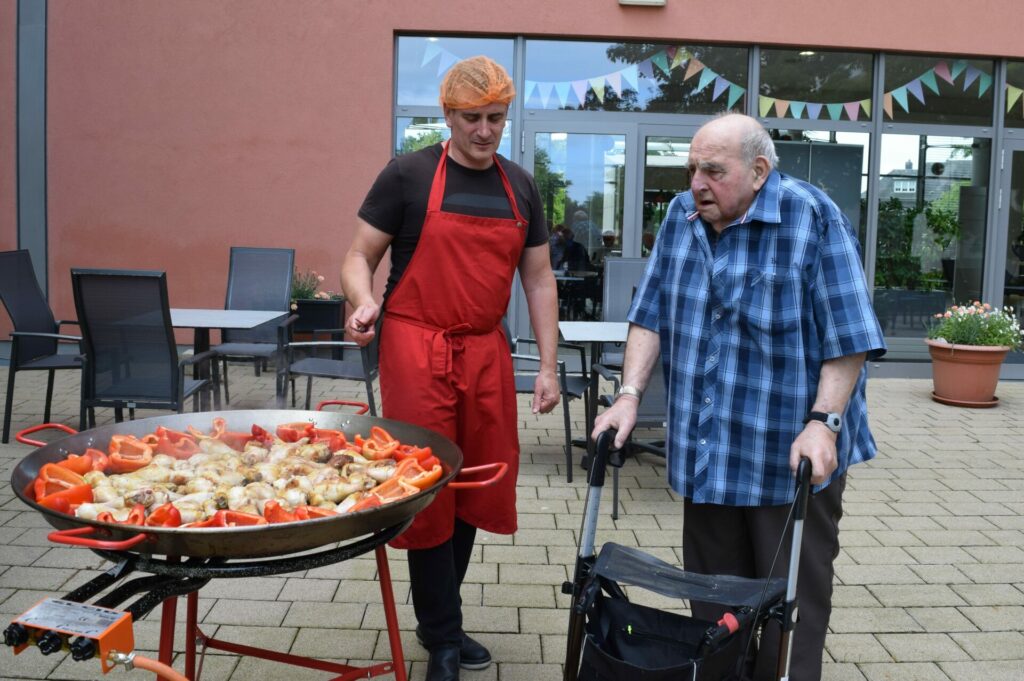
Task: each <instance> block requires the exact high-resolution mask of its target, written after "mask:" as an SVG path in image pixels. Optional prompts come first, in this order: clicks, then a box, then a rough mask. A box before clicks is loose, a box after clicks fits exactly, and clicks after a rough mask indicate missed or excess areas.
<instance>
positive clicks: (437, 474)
mask: <svg viewBox="0 0 1024 681" xmlns="http://www.w3.org/2000/svg"><path fill="white" fill-rule="evenodd" d="M441 472H442V469H441V465H440V464H438V465H436V466H433V467H431V468H426V469H425V468H423V467H422V466H421V465H420V462H419V461H417V460H416V459H413V458H408V459H405V460H403V461H401V462H400V463H399V464H398V468H396V469H395V475H394V476H393V477H392V478H390V480H393V479H395V478H399V479H401V480H402V481H403V482H407V483H409V484H410V485H412V486H413V487H415V488H416V489H417V490H421V489H426V488H428V487H430V486H431V485H433V484H434V483H435V482H437V481H438V480H440V479H441Z"/></svg>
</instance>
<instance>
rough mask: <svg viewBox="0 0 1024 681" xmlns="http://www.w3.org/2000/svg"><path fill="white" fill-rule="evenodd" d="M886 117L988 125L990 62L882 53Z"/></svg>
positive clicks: (923, 121)
mask: <svg viewBox="0 0 1024 681" xmlns="http://www.w3.org/2000/svg"><path fill="white" fill-rule="evenodd" d="M884 88H885V95H884V97H883V100H882V107H883V109H884V110H885V120H889V121H896V122H899V123H957V124H965V125H991V124H992V62H991V61H986V60H983V59H954V58H946V57H907V56H902V55H894V54H887V55H885V85H884Z"/></svg>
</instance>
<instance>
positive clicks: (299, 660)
mask: <svg viewBox="0 0 1024 681" xmlns="http://www.w3.org/2000/svg"><path fill="white" fill-rule="evenodd" d="M374 554H375V556H376V559H377V572H378V574H379V580H378V581H379V582H380V595H381V601H382V602H383V605H384V619H385V621H386V622H387V628H388V641H389V643H390V645H391V660H390V661H388V662H382V663H380V664H374V665H370V666H368V667H355V666H351V665H346V664H340V663H337V662H327V661H325V660H317V659H314V658H310V657H302V656H299V655H292V654H290V653H281V652H277V651H275V650H267V649H266V648H255V647H253V646H247V645H242V644H240V643H231V642H229V641H221V640H219V639H216V638H213V637H212V636H207V635H206V634H204V633H203V632H202V630H201V629H200V628H199V625H198V624H197V619H198V613H199V593H198V592H197V591H193V592H192V593H190V594H188V596H187V604H186V610H185V676H187V677H188V678H189V679H192V681H199V677H200V675H201V674H202V671H203V661H202V658H203V657H204V656H205V654H206V649H207V648H213V649H215V650H224V651H226V652H229V653H237V654H238V655H248V656H250V657H258V658H260V659H263V660H272V661H274V662H281V663H283V664H290V665H295V666H298V667H307V668H309V669H319V670H322V671H325V672H333V673H334V674H338V676H334V677H332V678H331V679H330V681H353V680H354V679H367V678H371V677H374V676H379V675H381V674H390V673H394V675H395V681H407V676H406V673H405V657H404V656H403V654H402V639H401V634H400V632H399V629H398V612H397V610H396V609H395V595H394V592H393V591H392V589H391V570H390V568H389V566H388V557H387V551H386V548H385V546H384V545H380V546H377V547H376V548H375V549H374ZM176 601H177V597H174V598H168V599H167V600H166V601H164V605H163V613H162V615H161V622H160V655H159V659H160V661H161V662H164V663H165V664H170V661H171V656H172V655H173V648H174V615H175V609H176V606H175V603H176ZM168 615H170V616H169V617H168ZM198 645H201V646H202V650H201V651H200V652H199V666H198V668H197V667H196V647H197V646H198Z"/></svg>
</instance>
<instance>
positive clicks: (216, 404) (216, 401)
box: [210, 358, 220, 411]
mask: <svg viewBox="0 0 1024 681" xmlns="http://www.w3.org/2000/svg"><path fill="white" fill-rule="evenodd" d="M210 365H211V366H210V369H211V370H212V371H213V383H212V385H210V390H212V391H213V408H214V409H215V410H216V411H220V369H219V368H218V366H217V360H216V358H214V360H213V361H212V362H210Z"/></svg>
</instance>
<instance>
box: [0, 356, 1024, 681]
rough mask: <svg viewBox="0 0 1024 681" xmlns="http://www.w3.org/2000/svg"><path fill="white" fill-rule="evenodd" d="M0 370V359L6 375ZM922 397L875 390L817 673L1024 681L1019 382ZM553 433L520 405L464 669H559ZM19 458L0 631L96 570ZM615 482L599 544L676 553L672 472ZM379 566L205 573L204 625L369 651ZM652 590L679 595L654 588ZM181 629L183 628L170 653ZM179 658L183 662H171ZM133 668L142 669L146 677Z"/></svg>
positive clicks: (42, 669) (509, 674)
mask: <svg viewBox="0 0 1024 681" xmlns="http://www.w3.org/2000/svg"><path fill="white" fill-rule="evenodd" d="M6 373H7V372H6V371H0V374H2V375H3V378H0V385H4V380H5V379H6ZM70 373H71V372H63V374H58V376H57V383H56V395H55V398H54V407H53V409H54V418H53V420H55V421H58V422H63V423H66V424H68V425H71V426H73V427H77V408H78V406H77V405H78V401H77V397H78V383H77V379H76V378H74V377H72V376H71V375H70ZM231 379H232V395H233V397H234V402H233V404H232V407H234V408H261V407H267V406H271V405H272V399H271V398H272V390H273V379H272V377H268V376H266V375H264V376H262V377H260V378H256V377H254V376H253V375H252V370H251V368H248V367H245V366H241V365H239V366H232V367H231ZM44 388H45V377H44V376H43V375H42V374H41V373H39V372H25V373H20V374H19V375H18V377H17V390H16V391H15V399H14V427H15V429H21V428H25V427H28V426H30V425H33V424H35V423H38V422H39V421H40V420H41V418H42V413H43V394H44ZM300 388H301V386H300ZM930 391H931V384H930V381H922V380H909V379H872V380H871V381H870V383H869V386H868V399H869V404H870V414H871V423H872V428H873V431H874V434H875V438H876V440H877V441H878V445H879V456H878V458H877V459H875V460H874V461H872V462H870V463H868V464H863V465H860V466H857V467H855V468H854V469H852V470H851V471H850V475H849V482H848V485H847V489H846V493H845V515H844V517H843V519H842V522H841V525H840V527H841V534H840V541H841V543H842V547H843V548H842V550H841V553H840V555H839V558H838V559H837V561H836V578H835V593H834V599H833V600H834V606H835V607H834V611H833V615H832V621H831V626H830V630H831V631H830V635H829V637H828V640H827V643H826V652H825V667H824V670H825V671H824V679H826V681H915V680H921V681H979V680H982V681H1022V680H1024V633H1022V632H1024V383H1021V382H1005V381H1004V382H1003V383H1002V384H1001V385H1000V388H999V397H1000V405H999V406H998V407H997V408H995V409H988V410H969V409H958V408H953V407H947V406H943V405H940V404H937V403H935V402H933V401H931V400H930V399H929V393H930ZM360 393H361V388H360V387H359V386H357V385H346V384H345V383H343V382H337V381H317V382H316V383H315V384H314V397H316V396H320V397H323V398H326V397H336V398H347V399H359V397H360ZM155 413H158V412H147V413H146V414H140V416H141V415H150V414H155ZM572 415H573V428H574V429H575V431H576V432H577V433H578V432H579V431H580V430H581V429H582V422H583V413H582V407H581V405H579V404H578V403H574V404H573V405H572ZM98 420H99V421H100V422H101V423H103V422H109V421H110V420H112V413H110V412H109V411H102V410H101V411H100V413H99V414H98ZM562 432H563V431H562V417H561V413H560V412H556V413H555V414H551V415H545V416H537V417H535V416H532V415H530V414H529V409H528V407H527V402H526V398H522V400H521V402H520V440H521V448H522V470H521V475H520V479H519V512H520V530H519V532H518V533H517V534H516V535H514V536H511V537H508V536H496V535H489V534H485V533H482V534H481V535H480V536H479V541H478V545H477V548H476V550H475V551H474V554H473V562H472V564H471V566H470V569H469V574H468V575H467V577H466V583H465V585H464V588H463V593H462V596H463V602H464V610H465V625H466V629H467V630H468V631H470V632H472V633H473V635H474V636H475V637H476V638H478V639H479V640H480V641H481V642H483V643H484V644H486V645H487V646H489V647H490V649H491V651H492V653H493V655H494V659H495V661H496V662H495V664H493V665H492V666H491V667H490V668H489V669H486V670H484V671H479V672H463V674H462V678H463V679H465V680H466V681H518V680H523V681H556V680H558V679H561V678H562V662H563V659H564V652H565V637H566V636H565V630H566V625H567V622H568V612H567V607H568V597H567V596H564V595H562V593H561V591H560V588H559V587H560V585H561V582H562V581H563V580H565V579H566V578H567V577H569V575H570V571H571V566H572V564H573V561H574V557H575V542H576V537H577V534H578V532H579V526H580V517H581V512H582V508H583V499H584V495H585V491H586V489H585V483H584V481H583V476H582V474H581V471H580V470H579V469H577V470H576V471H575V475H574V478H573V482H572V483H571V484H569V483H566V480H565V474H566V470H565V460H564V456H563V453H562V450H561V448H560V446H559V443H560V442H561V440H562ZM30 451H31V449H30V448H29V447H27V446H25V445H20V444H17V443H14V442H12V443H11V444H7V445H0V475H2V480H3V481H4V482H3V484H2V485H0V625H6V622H7V621H9V620H10V619H12V618H13V617H15V616H16V615H18V614H20V613H21V612H23V611H24V610H26V609H28V608H29V607H31V606H32V605H33V604H34V603H35V602H36V601H38V600H39V599H40V598H43V597H46V596H59V595H62V594H64V593H67V592H68V591H69V590H70V589H72V588H74V587H75V586H76V585H78V584H81V583H83V582H85V581H87V580H88V579H89V578H91V577H92V576H94V575H96V574H97V572H98V570H100V569H104V566H106V565H108V564H106V563H104V561H103V560H102V559H101V558H99V557H98V556H96V555H95V554H92V553H91V552H89V551H87V550H85V549H75V548H67V547H58V546H55V545H53V544H51V543H49V542H48V541H47V539H46V534H47V530H48V525H47V524H46V523H45V521H44V520H43V519H42V517H41V516H39V515H38V514H36V513H35V512H33V511H31V510H30V509H29V508H28V507H26V506H25V505H24V504H22V503H21V502H20V501H19V500H18V499H17V498H16V497H15V495H14V493H13V491H12V490H11V489H10V486H9V484H8V482H7V481H8V480H9V479H10V472H11V469H12V468H13V467H14V465H15V464H16V463H17V462H18V461H19V460H20V459H21V458H22V457H23V456H25V455H26V454H27V453H29V452H30ZM620 486H621V494H622V513H621V514H620V516H619V519H618V520H617V521H613V520H612V519H611V518H610V515H609V513H610V507H611V490H610V485H609V486H607V487H606V490H605V499H604V500H603V506H602V513H601V517H600V521H599V526H598V542H599V543H600V542H603V541H607V540H614V541H617V542H619V543H623V544H628V545H631V546H638V547H640V548H642V549H643V550H645V551H648V552H649V553H652V554H653V555H656V556H658V557H661V558H663V559H666V560H670V561H674V562H676V563H678V562H680V560H681V556H680V547H679V543H680V541H681V528H682V521H681V515H680V514H681V506H682V503H681V501H680V499H679V498H678V496H677V495H675V494H673V493H672V492H670V491H669V490H668V488H667V486H666V484H665V468H664V462H663V461H660V460H658V459H656V458H652V457H647V456H641V457H640V458H639V459H633V460H630V461H628V462H627V464H626V466H625V468H623V469H622V474H621V480H620ZM388 555H389V558H390V560H389V562H390V567H391V572H392V576H393V579H394V591H395V597H396V600H397V602H398V606H397V607H398V617H399V621H400V623H401V630H402V631H401V634H402V645H403V650H404V654H405V659H406V661H407V666H408V670H409V673H410V676H409V678H410V679H413V680H420V679H423V676H424V671H425V661H426V653H425V651H423V650H422V649H421V648H420V647H419V646H418V645H417V644H416V641H415V639H414V637H413V635H412V629H413V627H414V625H415V622H414V619H413V614H412V606H411V604H410V602H409V588H408V576H407V575H408V573H407V570H406V567H405V560H404V556H403V555H402V552H400V551H394V550H390V549H389V551H388ZM376 574H377V570H376V566H375V564H374V561H373V559H372V557H360V558H357V559H354V560H351V561H348V562H345V563H340V564H336V565H331V566H327V567H322V568H317V569H315V570H309V571H306V572H302V573H291V574H287V575H280V576H275V577H271V578H263V579H244V580H227V579H223V580H215V581H214V582H211V583H210V584H209V585H208V586H207V587H206V588H204V589H203V590H202V591H201V592H200V609H199V616H200V622H201V626H202V627H203V629H204V631H206V632H207V633H208V634H211V635H216V636H218V637H221V638H224V639H227V640H232V641H237V642H243V643H248V644H251V645H256V646H264V647H268V648H272V649H275V650H281V651H289V652H292V653H295V654H298V655H311V656H317V657H320V658H323V659H330V660H343V661H344V660H348V661H352V662H353V663H355V664H359V663H363V664H367V663H369V661H372V662H375V663H380V662H382V661H386V660H388V659H390V653H389V647H388V637H387V634H386V632H385V631H384V613H383V608H382V606H381V604H380V598H379V592H378V591H377V583H376ZM641 602H645V601H643V600H641ZM650 603H651V604H653V605H655V606H656V607H666V608H667V607H675V606H676V605H677V604H674V603H666V602H664V600H659V599H658V598H657V597H654V598H651V599H650ZM183 610H184V606H181V607H179V609H178V613H179V615H178V617H179V620H180V619H181V618H182V616H183V615H182V613H183ZM135 633H136V640H137V646H138V648H139V650H140V651H143V652H146V651H148V653H149V654H153V655H155V653H154V651H155V649H156V648H157V647H158V634H159V622H158V613H157V612H154V613H153V614H151V615H150V616H149V617H148V618H146V619H144V620H142V621H141V622H138V623H137V624H136V626H135ZM182 638H183V634H182V631H181V627H179V630H178V644H177V648H178V649H179V650H180V649H181V645H182ZM795 645H797V646H799V645H800V639H799V630H798V631H797V638H796V642H795ZM176 666H177V668H178V669H179V670H180V669H183V661H182V660H180V659H178V660H177V661H176ZM113 674H115V675H123V674H124V672H123V671H115V672H113ZM330 676H331V675H330V674H327V673H324V672H316V671H311V670H305V669H299V668H295V667H285V666H282V665H279V664H276V663H271V662H266V661H262V660H258V659H255V658H245V659H241V658H239V657H237V656H235V655H230V654H224V653H211V654H209V655H207V658H206V662H205V665H204V668H203V678H204V679H211V680H214V681H221V680H231V681H253V680H260V679H268V680H270V679H289V680H294V681H301V680H305V679H327V678H330ZM100 677H101V673H100V670H99V664H98V662H96V661H95V660H93V661H89V662H74V661H72V660H71V658H70V657H69V656H67V655H66V654H64V653H58V654H55V655H51V656H49V657H47V656H43V655H41V654H40V653H39V651H38V650H37V649H35V648H30V649H28V650H26V651H25V652H24V653H22V654H21V655H18V656H14V655H13V653H12V651H11V650H10V649H8V648H2V649H0V678H2V679H98V678H100ZM130 677H135V678H146V677H149V678H152V677H151V676H150V675H149V674H147V673H145V672H141V671H135V672H132V673H131V675H130ZM111 678H116V677H111ZM383 678H388V677H383Z"/></svg>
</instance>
